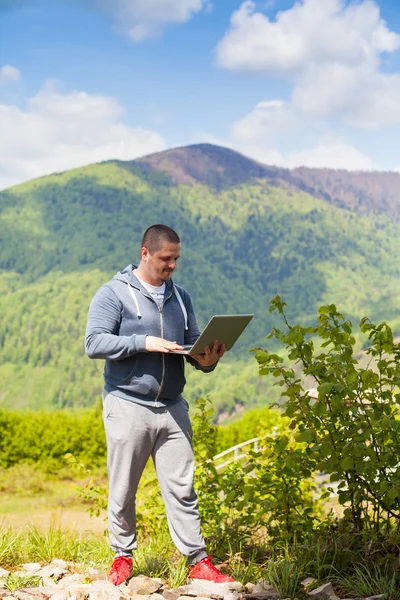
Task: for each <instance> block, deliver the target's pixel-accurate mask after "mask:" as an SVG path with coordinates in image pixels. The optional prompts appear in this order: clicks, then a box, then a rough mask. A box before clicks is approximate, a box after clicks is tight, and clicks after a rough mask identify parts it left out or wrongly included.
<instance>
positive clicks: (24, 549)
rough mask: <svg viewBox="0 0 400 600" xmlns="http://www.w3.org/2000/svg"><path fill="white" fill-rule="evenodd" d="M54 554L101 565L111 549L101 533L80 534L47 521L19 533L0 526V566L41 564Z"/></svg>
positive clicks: (9, 567) (104, 564)
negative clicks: (43, 528) (44, 527)
mask: <svg viewBox="0 0 400 600" xmlns="http://www.w3.org/2000/svg"><path fill="white" fill-rule="evenodd" d="M54 558H62V559H64V560H67V561H70V562H74V563H76V564H77V565H80V564H81V565H90V566H98V567H105V566H107V565H108V564H109V562H110V560H111V558H112V553H111V550H110V548H109V545H108V542H107V540H106V539H105V538H104V537H96V536H93V535H83V534H79V533H78V532H75V531H73V530H70V529H62V528H60V527H58V526H55V525H50V527H49V528H48V529H47V530H46V531H40V530H39V529H38V528H37V527H29V528H28V529H27V530H26V531H23V532H19V533H15V531H14V530H13V529H12V528H7V529H0V566H1V567H3V568H6V569H12V568H16V567H18V566H19V565H21V564H23V563H27V562H40V563H42V564H43V563H48V562H51V560H53V559H54Z"/></svg>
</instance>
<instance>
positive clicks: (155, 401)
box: [154, 306, 165, 406]
mask: <svg viewBox="0 0 400 600" xmlns="http://www.w3.org/2000/svg"><path fill="white" fill-rule="evenodd" d="M162 309H163V307H162V306H160V307H159V308H158V312H159V313H160V326H161V337H164V322H163V312H162ZM161 360H162V372H161V383H160V389H159V390H158V394H157V396H156V397H155V398H154V406H156V405H157V400H158V399H159V397H160V394H161V390H162V387H163V385H164V378H165V357H164V352H161Z"/></svg>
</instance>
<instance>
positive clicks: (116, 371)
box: [104, 358, 136, 385]
mask: <svg viewBox="0 0 400 600" xmlns="http://www.w3.org/2000/svg"><path fill="white" fill-rule="evenodd" d="M135 370H136V358H129V360H118V361H117V360H114V361H107V362H106V366H105V371H104V376H105V378H106V380H107V381H109V382H110V383H114V384H119V385H124V384H127V383H129V382H130V381H131V379H132V377H134V375H135Z"/></svg>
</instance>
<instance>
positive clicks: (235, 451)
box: [213, 427, 278, 471]
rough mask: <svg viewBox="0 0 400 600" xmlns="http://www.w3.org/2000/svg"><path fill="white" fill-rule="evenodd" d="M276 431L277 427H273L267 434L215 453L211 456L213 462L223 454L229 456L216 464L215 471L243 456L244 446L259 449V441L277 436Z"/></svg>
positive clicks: (244, 454)
mask: <svg viewBox="0 0 400 600" xmlns="http://www.w3.org/2000/svg"><path fill="white" fill-rule="evenodd" d="M277 433H278V431H277V428H275V427H274V430H273V432H272V433H268V434H267V435H264V436H261V437H255V438H251V440H246V441H245V442H241V443H240V444H236V446H232V447H231V448H228V449H227V450H224V451H223V452H220V453H219V454H216V455H215V456H214V457H213V460H214V462H215V461H216V460H219V459H220V458H223V457H224V456H229V458H228V459H227V460H225V461H224V462H223V463H220V464H219V465H216V467H215V468H216V469H217V471H219V470H220V469H223V468H224V467H227V466H228V465H230V464H231V463H232V462H236V461H238V460H241V459H242V458H245V456H246V452H243V450H244V448H245V447H246V446H251V445H253V450H254V451H255V452H256V451H257V450H258V449H259V442H260V441H261V440H265V439H267V438H275V437H276V436H277ZM230 455H231V456H230ZM232 455H233V456H232Z"/></svg>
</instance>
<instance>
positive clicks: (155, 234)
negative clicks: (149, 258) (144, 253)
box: [141, 224, 181, 254]
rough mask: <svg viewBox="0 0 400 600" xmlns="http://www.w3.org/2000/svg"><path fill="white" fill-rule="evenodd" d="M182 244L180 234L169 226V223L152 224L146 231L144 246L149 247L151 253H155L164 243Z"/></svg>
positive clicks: (143, 240)
mask: <svg viewBox="0 0 400 600" xmlns="http://www.w3.org/2000/svg"><path fill="white" fill-rule="evenodd" d="M168 243H169V244H180V243H181V240H180V238H179V235H178V234H177V233H176V231H174V230H173V229H171V227H168V225H159V224H158V225H151V227H149V228H148V229H146V231H145V232H144V235H143V239H142V246H141V247H142V248H147V250H148V251H149V252H150V254H154V252H157V250H159V249H160V248H161V246H163V244H168Z"/></svg>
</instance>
